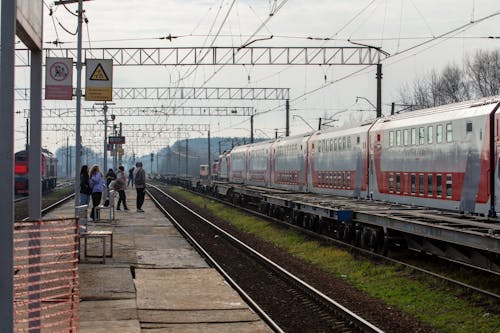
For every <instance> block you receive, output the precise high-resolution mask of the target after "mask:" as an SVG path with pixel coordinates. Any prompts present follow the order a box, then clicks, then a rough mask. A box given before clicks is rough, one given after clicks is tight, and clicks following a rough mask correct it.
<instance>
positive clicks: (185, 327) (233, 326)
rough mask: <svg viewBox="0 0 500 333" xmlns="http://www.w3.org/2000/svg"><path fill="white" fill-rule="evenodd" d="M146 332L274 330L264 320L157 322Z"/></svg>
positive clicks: (251, 332)
mask: <svg viewBox="0 0 500 333" xmlns="http://www.w3.org/2000/svg"><path fill="white" fill-rule="evenodd" d="M143 325H144V326H142V327H143V328H147V330H145V332H148V333H199V332H203V333H270V332H273V331H272V330H271V329H270V328H269V327H267V326H266V325H265V324H264V322H250V323H213V324H212V323H200V324H171V325H164V324H161V325H158V324H156V326H162V327H159V328H154V327H151V326H155V324H151V325H145V324H143Z"/></svg>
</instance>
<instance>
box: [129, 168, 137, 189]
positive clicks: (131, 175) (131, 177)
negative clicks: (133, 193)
mask: <svg viewBox="0 0 500 333" xmlns="http://www.w3.org/2000/svg"><path fill="white" fill-rule="evenodd" d="M134 170H135V168H134V167H132V168H130V169H129V170H128V184H127V186H129V185H130V183H132V187H134Z"/></svg>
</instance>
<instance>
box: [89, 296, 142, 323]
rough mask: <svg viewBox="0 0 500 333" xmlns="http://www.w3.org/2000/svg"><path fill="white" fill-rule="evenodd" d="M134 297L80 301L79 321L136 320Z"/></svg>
mask: <svg viewBox="0 0 500 333" xmlns="http://www.w3.org/2000/svg"><path fill="white" fill-rule="evenodd" d="M138 318H139V317H138V313H137V304H136V302H135V299H120V300H113V301H82V302H80V322H84V321H120V320H138Z"/></svg>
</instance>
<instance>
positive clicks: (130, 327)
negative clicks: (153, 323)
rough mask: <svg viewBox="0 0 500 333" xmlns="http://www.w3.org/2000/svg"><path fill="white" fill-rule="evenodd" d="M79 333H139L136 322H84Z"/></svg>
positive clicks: (139, 327)
mask: <svg viewBox="0 0 500 333" xmlns="http://www.w3.org/2000/svg"><path fill="white" fill-rule="evenodd" d="M80 333H141V326H140V324H139V321H138V320H119V321H118V320H117V321H84V322H81V323H80Z"/></svg>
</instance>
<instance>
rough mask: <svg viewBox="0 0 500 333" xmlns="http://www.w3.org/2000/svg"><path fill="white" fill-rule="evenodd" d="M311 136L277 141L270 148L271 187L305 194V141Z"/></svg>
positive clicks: (306, 188) (306, 135)
mask: <svg viewBox="0 0 500 333" xmlns="http://www.w3.org/2000/svg"><path fill="white" fill-rule="evenodd" d="M310 136H311V134H310V133H309V134H305V135H297V136H289V137H286V138H279V139H277V140H276V141H275V142H274V143H273V145H272V146H271V156H270V159H271V187H273V188H277V189H284V190H289V191H298V192H305V191H307V190H308V184H307V173H308V168H307V141H308V140H309V138H310Z"/></svg>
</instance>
